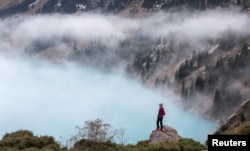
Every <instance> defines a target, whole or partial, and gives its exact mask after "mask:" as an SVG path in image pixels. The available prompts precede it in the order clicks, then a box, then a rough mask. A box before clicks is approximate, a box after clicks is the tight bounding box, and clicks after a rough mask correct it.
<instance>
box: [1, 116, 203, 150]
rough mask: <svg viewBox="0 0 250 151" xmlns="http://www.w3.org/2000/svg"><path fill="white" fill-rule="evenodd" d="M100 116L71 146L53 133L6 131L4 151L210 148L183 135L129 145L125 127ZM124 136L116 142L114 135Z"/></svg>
mask: <svg viewBox="0 0 250 151" xmlns="http://www.w3.org/2000/svg"><path fill="white" fill-rule="evenodd" d="M114 130H115V129H112V126H111V125H109V124H107V123H105V122H103V121H102V120H100V119H96V120H93V121H86V122H85V125H84V126H83V127H82V128H81V127H78V132H77V134H76V136H74V137H73V138H72V139H71V141H72V142H73V146H72V147H71V148H67V147H63V146H61V145H60V143H58V142H56V141H55V139H54V138H53V137H51V136H39V137H38V136H35V135H34V134H33V133H32V132H31V131H29V130H18V131H16V132H12V133H6V134H5V135H4V136H3V138H2V140H0V150H4V151H20V150H21V151H196V150H197V151H201V150H205V149H206V147H205V146H204V145H202V144H200V143H199V142H196V141H194V140H192V139H187V138H182V139H180V140H179V141H178V142H164V143H159V144H150V143H149V140H144V141H139V142H138V143H137V144H135V145H131V144H126V145H125V143H126V142H125V141H124V140H126V139H125V138H124V129H118V131H117V130H115V131H114ZM115 136H116V137H118V138H120V140H122V141H121V143H120V144H118V143H115V142H114V141H113V137H115Z"/></svg>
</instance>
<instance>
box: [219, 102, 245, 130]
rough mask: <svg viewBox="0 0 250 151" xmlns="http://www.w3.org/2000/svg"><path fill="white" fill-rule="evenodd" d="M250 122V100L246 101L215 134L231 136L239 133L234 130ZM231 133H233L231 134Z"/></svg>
mask: <svg viewBox="0 0 250 151" xmlns="http://www.w3.org/2000/svg"><path fill="white" fill-rule="evenodd" d="M249 121H250V100H247V101H245V102H244V103H243V104H242V105H241V107H240V108H239V109H238V110H237V111H236V112H235V113H234V114H232V115H231V116H230V117H229V118H228V120H227V122H226V123H225V124H223V125H222V126H221V127H220V128H219V129H218V130H217V131H216V132H215V133H214V134H215V135H219V134H225V133H226V134H230V133H236V134H237V133H239V131H238V132H233V131H231V130H232V129H234V128H237V127H240V126H241V125H244V124H245V123H248V122H249ZM246 126H247V125H246ZM230 131H231V132H230Z"/></svg>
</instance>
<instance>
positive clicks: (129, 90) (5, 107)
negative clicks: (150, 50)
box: [0, 58, 217, 143]
mask: <svg viewBox="0 0 250 151" xmlns="http://www.w3.org/2000/svg"><path fill="white" fill-rule="evenodd" d="M0 83H1V84H0V123H1V129H0V137H2V136H3V135H4V134H5V133H6V132H12V131H16V130H19V129H28V130H31V131H33V132H34V133H35V134H36V135H51V136H54V137H55V138H57V140H59V141H62V140H67V139H69V138H70V137H71V136H73V135H74V134H75V126H76V125H78V126H83V124H84V121H87V120H94V119H96V118H101V119H102V120H103V121H105V122H107V123H110V124H111V125H112V126H113V127H114V128H119V127H122V128H124V129H125V130H126V132H125V138H127V139H128V141H127V143H136V142H137V141H139V140H145V139H148V138H149V135H150V133H151V131H152V130H154V129H155V122H156V115H157V111H158V104H159V103H163V104H164V106H165V109H166V111H167V116H166V117H165V118H164V124H168V125H170V126H172V127H174V128H175V129H177V131H178V133H179V134H180V135H181V136H183V137H189V138H193V139H195V140H198V141H200V142H201V143H204V141H205V140H206V138H207V134H208V133H212V132H213V131H214V130H215V129H216V127H217V124H216V123H213V122H211V121H208V120H206V119H204V118H201V117H200V116H197V115H195V114H193V113H189V112H186V111H183V110H181V109H180V108H178V107H177V106H175V105H174V104H172V103H171V101H172V100H174V98H171V97H167V98H166V97H162V96H161V95H160V94H158V93H156V92H154V91H152V90H149V89H146V88H144V87H143V86H142V85H140V84H139V83H137V82H135V81H132V80H129V79H127V78H125V77H124V76H122V75H121V74H114V73H107V72H103V71H100V70H96V69H90V68H83V67H81V68H80V67H75V66H73V65H70V64H64V65H52V64H49V63H44V62H39V63H37V62H36V63H35V62H34V61H32V62H27V61H26V62H25V61H21V60H18V59H15V60H14V59H6V58H0Z"/></svg>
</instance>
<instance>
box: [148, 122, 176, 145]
mask: <svg viewBox="0 0 250 151" xmlns="http://www.w3.org/2000/svg"><path fill="white" fill-rule="evenodd" d="M180 138H181V137H180V136H179V135H178V132H177V130H176V129H174V128H172V127H170V126H168V125H164V126H163V129H162V131H159V130H154V131H152V133H151V135H150V138H149V143H150V144H158V143H162V142H166V141H171V142H177V141H178V140H179V139H180Z"/></svg>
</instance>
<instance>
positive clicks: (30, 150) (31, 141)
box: [0, 130, 62, 151]
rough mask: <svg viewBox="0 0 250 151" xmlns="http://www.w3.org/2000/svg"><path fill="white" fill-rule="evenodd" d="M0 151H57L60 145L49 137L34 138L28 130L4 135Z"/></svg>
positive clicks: (0, 143) (0, 142)
mask: <svg viewBox="0 0 250 151" xmlns="http://www.w3.org/2000/svg"><path fill="white" fill-rule="evenodd" d="M0 149H1V150H4V151H20V150H23V151H40V150H43V151H59V150H62V148H60V145H59V144H58V143H57V142H56V141H55V139H54V138H53V137H51V136H40V137H38V136H34V134H33V133H32V132H30V131H28V130H19V131H16V132H13V133H6V134H5V135H4V136H3V138H2V140H0Z"/></svg>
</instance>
